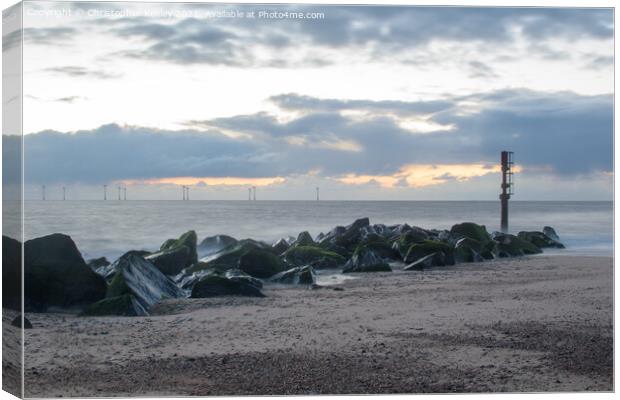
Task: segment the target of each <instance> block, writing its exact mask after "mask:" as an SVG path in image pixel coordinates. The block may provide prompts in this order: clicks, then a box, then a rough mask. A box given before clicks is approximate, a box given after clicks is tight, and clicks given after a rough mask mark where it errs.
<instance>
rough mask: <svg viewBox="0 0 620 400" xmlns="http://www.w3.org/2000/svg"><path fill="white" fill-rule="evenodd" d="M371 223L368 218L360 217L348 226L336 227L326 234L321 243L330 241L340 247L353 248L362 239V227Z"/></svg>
mask: <svg viewBox="0 0 620 400" xmlns="http://www.w3.org/2000/svg"><path fill="white" fill-rule="evenodd" d="M369 225H370V220H369V219H368V218H360V219H358V220H356V221H355V222H353V223H352V224H351V225H349V226H347V227H336V228H334V229H332V230H331V232H329V233H328V234H327V235H325V237H324V238H323V240H321V244H324V243H325V242H329V243H330V244H333V245H336V246H338V247H342V248H345V249H348V250H353V249H355V247H356V246H357V244H358V243H359V242H360V240H361V239H362V229H363V228H366V227H368V226H369Z"/></svg>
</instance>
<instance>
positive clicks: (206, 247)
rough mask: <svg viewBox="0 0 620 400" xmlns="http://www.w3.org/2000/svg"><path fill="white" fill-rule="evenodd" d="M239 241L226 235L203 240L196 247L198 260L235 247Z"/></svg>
mask: <svg viewBox="0 0 620 400" xmlns="http://www.w3.org/2000/svg"><path fill="white" fill-rule="evenodd" d="M238 242H239V241H238V240H237V239H235V238H234V237H231V236H227V235H215V236H210V237H207V238H205V239H204V240H203V241H202V242H200V245H198V248H197V252H198V256H199V257H200V258H202V257H206V256H210V255H212V254H216V253H219V252H220V251H222V250H224V249H226V248H228V247H232V246H235V245H236V244H237V243H238Z"/></svg>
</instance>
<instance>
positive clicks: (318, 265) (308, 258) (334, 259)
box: [282, 246, 347, 269]
mask: <svg viewBox="0 0 620 400" xmlns="http://www.w3.org/2000/svg"><path fill="white" fill-rule="evenodd" d="M282 256H283V257H284V260H285V261H286V262H288V263H289V264H291V265H293V266H295V267H301V266H305V265H310V266H312V267H313V268H315V269H327V268H338V267H340V266H342V265H344V263H345V262H346V261H347V260H346V259H345V258H344V257H343V256H341V255H340V254H337V253H334V252H332V251H328V250H325V249H322V248H320V247H317V246H298V247H291V248H290V249H288V250H287V251H285V252H284V254H283V255H282Z"/></svg>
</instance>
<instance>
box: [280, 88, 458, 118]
mask: <svg viewBox="0 0 620 400" xmlns="http://www.w3.org/2000/svg"><path fill="white" fill-rule="evenodd" d="M269 100H271V101H272V102H274V103H275V104H277V105H278V107H280V108H282V109H288V110H302V111H339V110H367V111H380V112H388V111H389V112H392V113H395V114H398V115H422V114H432V113H435V112H438V111H442V110H445V109H448V108H450V107H453V106H454V104H455V103H454V102H452V101H446V100H431V101H413V102H411V101H371V100H340V99H317V98H316V97H310V96H300V95H298V94H295V93H288V94H281V95H277V96H272V97H271V98H270V99H269Z"/></svg>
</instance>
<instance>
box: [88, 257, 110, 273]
mask: <svg viewBox="0 0 620 400" xmlns="http://www.w3.org/2000/svg"><path fill="white" fill-rule="evenodd" d="M86 264H88V266H89V267H90V268H91V269H92V270H93V271H96V270H97V269H98V268H101V267H107V266H108V265H110V264H111V263H110V262H109V261H108V259H107V258H105V257H99V258H91V259H90V260H88V261H87V262H86Z"/></svg>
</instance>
